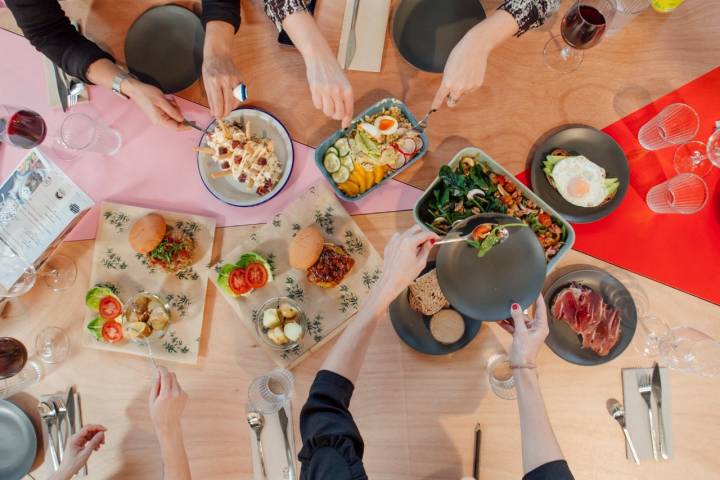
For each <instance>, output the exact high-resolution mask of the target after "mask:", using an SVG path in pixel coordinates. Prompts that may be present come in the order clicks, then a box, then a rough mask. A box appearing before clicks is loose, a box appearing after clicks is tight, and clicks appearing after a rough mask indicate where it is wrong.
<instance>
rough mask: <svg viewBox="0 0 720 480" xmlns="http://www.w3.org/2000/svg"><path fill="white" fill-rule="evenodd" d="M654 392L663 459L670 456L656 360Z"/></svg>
mask: <svg viewBox="0 0 720 480" xmlns="http://www.w3.org/2000/svg"><path fill="white" fill-rule="evenodd" d="M652 392H653V396H654V397H655V405H656V406H657V420H658V422H657V423H658V440H659V443H660V456H661V457H662V458H663V460H667V459H668V458H670V455H668V451H667V439H666V438H665V421H664V420H663V413H662V379H661V378H660V365H658V364H657V362H655V365H653V373H652Z"/></svg>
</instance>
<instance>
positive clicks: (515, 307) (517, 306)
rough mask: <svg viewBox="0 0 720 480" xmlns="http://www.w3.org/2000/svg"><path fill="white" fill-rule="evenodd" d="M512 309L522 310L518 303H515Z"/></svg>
mask: <svg viewBox="0 0 720 480" xmlns="http://www.w3.org/2000/svg"><path fill="white" fill-rule="evenodd" d="M511 308H512V309H513V310H520V305H519V304H517V303H513V304H512V307H511Z"/></svg>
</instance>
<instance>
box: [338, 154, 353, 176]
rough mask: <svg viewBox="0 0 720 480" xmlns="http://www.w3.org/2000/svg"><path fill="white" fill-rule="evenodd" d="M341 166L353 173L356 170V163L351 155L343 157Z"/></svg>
mask: <svg viewBox="0 0 720 480" xmlns="http://www.w3.org/2000/svg"><path fill="white" fill-rule="evenodd" d="M340 165H342V166H343V167H345V168H347V169H348V170H350V171H351V172H352V171H353V170H354V169H355V162H353V160H352V158H350V155H348V156H346V157H342V158H341V159H340Z"/></svg>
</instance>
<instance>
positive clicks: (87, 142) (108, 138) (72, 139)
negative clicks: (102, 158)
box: [57, 113, 122, 156]
mask: <svg viewBox="0 0 720 480" xmlns="http://www.w3.org/2000/svg"><path fill="white" fill-rule="evenodd" d="M57 143H58V144H59V146H60V147H61V148H64V149H65V150H67V151H69V153H70V155H73V154H77V153H79V152H95V153H100V154H102V155H108V156H112V155H115V154H116V153H117V152H118V151H119V150H120V147H121V146H122V137H121V136H120V132H118V131H117V130H115V129H113V128H110V127H108V126H107V125H105V124H103V123H101V122H98V121H97V120H95V119H93V118H91V117H89V116H88V115H85V114H83V113H71V114H70V115H68V116H67V117H65V120H63V122H62V125H61V126H60V134H59V136H58V138H57Z"/></svg>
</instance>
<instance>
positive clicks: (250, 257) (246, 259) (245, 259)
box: [235, 252, 273, 282]
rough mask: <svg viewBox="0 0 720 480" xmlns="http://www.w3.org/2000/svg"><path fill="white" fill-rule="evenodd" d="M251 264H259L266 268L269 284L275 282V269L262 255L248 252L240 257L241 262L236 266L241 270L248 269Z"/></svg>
mask: <svg viewBox="0 0 720 480" xmlns="http://www.w3.org/2000/svg"><path fill="white" fill-rule="evenodd" d="M251 263H259V264H261V265H262V266H263V267H265V270H267V272H268V282H272V280H273V267H272V265H270V263H269V262H268V261H267V260H265V257H263V256H262V255H260V254H259V253H256V252H248V253H246V254H244V255H242V256H241V257H240V260H238V261H237V263H236V264H235V265H237V266H238V267H240V268H247V266H248V265H250V264H251Z"/></svg>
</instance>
